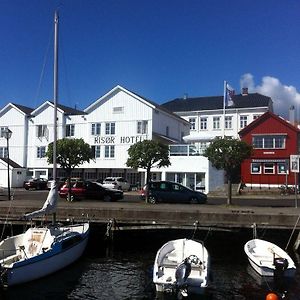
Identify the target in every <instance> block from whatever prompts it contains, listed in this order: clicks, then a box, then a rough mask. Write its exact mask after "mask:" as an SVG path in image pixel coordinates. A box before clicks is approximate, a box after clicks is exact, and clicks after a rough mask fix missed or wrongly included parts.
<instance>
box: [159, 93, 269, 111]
mask: <svg viewBox="0 0 300 300" xmlns="http://www.w3.org/2000/svg"><path fill="white" fill-rule="evenodd" d="M223 101H224V98H223V96H211V97H193V98H187V99H184V98H176V99H174V100H171V101H168V102H166V103H164V104H162V106H163V107H164V108H166V109H168V110H170V111H173V112H189V111H201V110H216V109H223ZM232 101H233V105H232V106H229V107H228V108H247V107H270V106H271V105H272V99H271V98H270V97H267V96H264V95H261V94H258V93H253V94H247V95H234V96H233V97H232Z"/></svg>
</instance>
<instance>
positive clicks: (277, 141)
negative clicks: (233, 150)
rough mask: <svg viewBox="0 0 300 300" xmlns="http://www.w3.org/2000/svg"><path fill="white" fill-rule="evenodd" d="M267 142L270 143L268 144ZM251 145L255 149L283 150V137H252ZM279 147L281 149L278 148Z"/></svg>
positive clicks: (284, 137)
mask: <svg viewBox="0 0 300 300" xmlns="http://www.w3.org/2000/svg"><path fill="white" fill-rule="evenodd" d="M268 142H271V143H270V144H268ZM252 145H253V147H254V148H255V149H285V148H286V136H285V135H279V134H277V135H254V136H253V137H252ZM278 145H280V146H281V147H278Z"/></svg>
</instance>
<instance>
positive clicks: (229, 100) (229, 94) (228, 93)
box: [224, 81, 234, 108]
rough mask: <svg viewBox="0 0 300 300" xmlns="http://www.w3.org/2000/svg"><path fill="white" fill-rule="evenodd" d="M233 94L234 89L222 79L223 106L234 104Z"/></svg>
mask: <svg viewBox="0 0 300 300" xmlns="http://www.w3.org/2000/svg"><path fill="white" fill-rule="evenodd" d="M233 96H234V89H233V88H232V87H231V86H230V85H229V84H228V83H227V82H226V81H224V108H225V107H228V106H233V105H234V103H233Z"/></svg>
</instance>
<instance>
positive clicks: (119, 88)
mask: <svg viewBox="0 0 300 300" xmlns="http://www.w3.org/2000/svg"><path fill="white" fill-rule="evenodd" d="M118 91H123V92H124V93H126V94H129V95H131V96H132V97H134V98H135V99H137V100H138V101H141V102H142V103H144V104H145V105H147V106H149V107H151V108H152V109H156V110H160V111H163V112H165V113H166V114H169V115H171V116H172V117H173V118H176V119H178V120H180V121H182V122H184V123H187V124H189V123H188V122H187V121H186V120H184V119H183V118H181V117H179V116H178V115H176V114H174V113H173V112H172V111H170V110H168V109H167V108H165V107H164V106H162V105H159V104H157V103H155V102H153V101H151V100H149V99H147V98H145V97H143V96H140V95H139V94H137V93H135V92H132V91H130V90H128V89H126V88H124V87H122V86H120V85H117V86H115V87H114V88H112V89H111V90H110V91H109V92H107V93H106V94H104V95H103V96H102V97H100V98H99V99H97V100H96V101H94V102H93V103H92V104H91V105H89V106H88V107H87V108H86V109H84V111H85V113H89V112H91V111H92V110H94V109H95V108H96V107H98V106H99V105H100V103H101V102H103V101H105V99H107V97H109V96H110V95H112V94H114V93H117V92H118Z"/></svg>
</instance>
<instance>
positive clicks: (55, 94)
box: [53, 11, 58, 180]
mask: <svg viewBox="0 0 300 300" xmlns="http://www.w3.org/2000/svg"><path fill="white" fill-rule="evenodd" d="M53 74H54V76H53V101H54V122H53V124H54V128H53V179H54V180H56V178H57V174H56V173H57V171H56V169H57V167H56V164H57V163H56V141H57V102H58V12H57V11H55V15H54V72H53Z"/></svg>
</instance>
